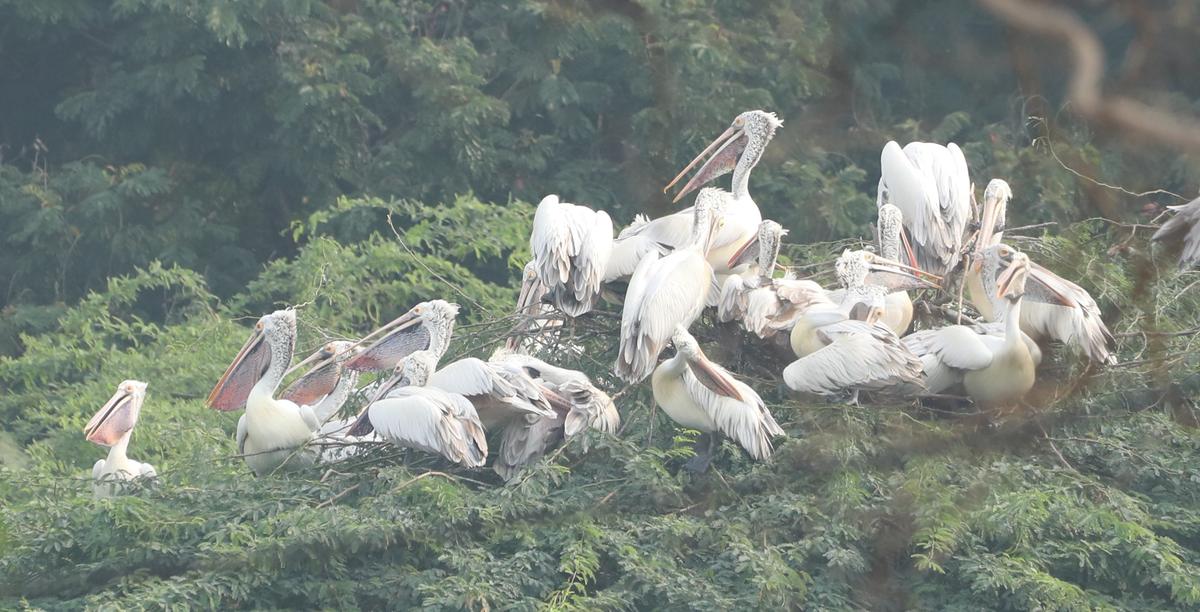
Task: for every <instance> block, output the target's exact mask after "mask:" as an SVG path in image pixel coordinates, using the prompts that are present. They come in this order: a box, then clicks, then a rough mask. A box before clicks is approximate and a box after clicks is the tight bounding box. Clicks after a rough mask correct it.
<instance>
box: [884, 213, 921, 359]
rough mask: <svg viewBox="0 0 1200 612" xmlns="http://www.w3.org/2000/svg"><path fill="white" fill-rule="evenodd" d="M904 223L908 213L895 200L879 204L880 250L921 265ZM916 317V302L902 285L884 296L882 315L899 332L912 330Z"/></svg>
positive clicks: (898, 334) (885, 256) (890, 255)
mask: <svg viewBox="0 0 1200 612" xmlns="http://www.w3.org/2000/svg"><path fill="white" fill-rule="evenodd" d="M903 226H904V215H903V213H901V212H900V209H899V208H896V207H895V206H893V205H891V204H884V205H883V206H880V207H879V254H880V255H882V256H883V258H884V259H890V260H892V261H907V262H908V263H909V265H911V266H914V267H916V266H917V265H918V264H917V261H916V257H915V256H914V255H913V252H912V248H911V247H910V246H909V244H908V239H907V238H905V236H904V233H903V231H902V229H903ZM901 245H903V246H904V250H905V255H906V256H905V258H904V259H900V247H901ZM912 319H913V303H912V298H910V297H908V291H907V290H906V289H899V290H897V291H893V292H891V293H888V294H887V298H885V299H884V309H883V319H881V321H882V322H883V324H884V325H887V326H888V328H889V329H891V330H892V331H893V332H896V335H897V336H903V335H904V334H906V333H908V328H909V326H910V325H912Z"/></svg>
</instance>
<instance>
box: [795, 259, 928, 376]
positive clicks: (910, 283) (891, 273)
mask: <svg viewBox="0 0 1200 612" xmlns="http://www.w3.org/2000/svg"><path fill="white" fill-rule="evenodd" d="M836 270H837V278H838V282H839V283H840V284H841V285H842V287H843V289H842V290H841V291H836V292H829V293H828V295H827V296H824V297H822V296H819V295H814V296H813V299H812V300H811V303H810V305H809V307H808V308H807V309H806V310H805V311H804V312H803V314H801V315H800V317H799V318H798V319H797V321H796V322H795V324H794V325H793V326H792V332H791V344H792V351H793V352H794V353H796V356H797V357H805V356H807V355H809V354H810V353H813V352H815V351H817V350H819V349H821V348H823V347H824V346H825V345H826V344H828V341H827V340H826V339H825V338H823V337H821V336H820V335H818V333H817V331H818V329H819V328H821V327H822V326H824V325H830V324H833V323H839V322H841V321H845V320H847V319H855V320H859V321H862V320H865V319H866V315H867V314H868V312H869V311H870V310H877V311H878V312H876V315H877V316H878V317H879V318H883V317H885V316H886V315H887V312H886V308H887V301H886V299H885V298H883V297H880V300H879V303H874V302H873V301H872V300H873V297H874V296H875V295H876V294H878V295H879V296H885V295H886V294H888V293H890V292H892V291H897V290H900V289H910V288H917V287H928V286H932V285H930V283H928V282H926V281H923V280H921V279H920V278H919V277H918V276H916V274H915V273H914V272H916V271H915V270H911V269H910V268H908V267H907V266H905V265H904V264H901V263H899V262H896V261H892V260H890V259H884V258H881V257H879V256H877V255H875V254H874V253H871V252H869V251H851V250H849V249H846V250H844V251H842V254H841V256H840V257H838V260H837V263H836ZM925 274H928V273H925ZM835 300H836V303H839V304H840V306H836V305H835ZM859 311H861V312H859ZM888 328H889V329H891V328H890V326H888Z"/></svg>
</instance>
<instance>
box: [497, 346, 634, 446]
mask: <svg viewBox="0 0 1200 612" xmlns="http://www.w3.org/2000/svg"><path fill="white" fill-rule="evenodd" d="M490 361H491V362H493V363H496V364H501V365H510V366H515V367H519V368H521V369H522V370H524V372H525V374H526V375H528V376H529V377H531V378H533V379H534V381H535V382H537V383H539V384H541V385H543V386H544V387H546V388H547V389H548V390H549V391H550V392H552V394H554V395H552V396H551V399H552V401H551V403H552V404H555V401H556V400H567V403H566V404H557V405H556V406H555V409H556V410H561V409H563V408H565V409H566V411H567V414H566V415H565V417H564V423H563V426H564V428H565V429H566V434H567V436H568V437H570V436H573V435H575V434H576V433H579V432H580V431H582V430H583V429H584V428H585V427H591V428H592V429H596V430H598V431H603V432H605V433H616V431H617V427H619V426H620V425H621V414H620V413H619V412H617V406H616V404H614V403H613V401H612V398H610V397H609V396H608V394H607V393H605V392H604V391H602V390H601V389H600V388H599V387H596V386H595V385H594V384H592V381H591V379H589V378H588V376H587V374H584V373H583V372H580V371H579V370H571V369H568V368H563V367H559V366H555V365H551V364H549V363H546V362H545V361H542V360H541V359H538V358H537V357H533V356H531V355H527V354H523V353H516V352H512V351H506V350H503V349H501V350H499V351H497V352H496V353H495V354H494V355H493V356H492V359H491V360H490Z"/></svg>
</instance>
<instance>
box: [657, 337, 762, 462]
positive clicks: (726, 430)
mask: <svg viewBox="0 0 1200 612" xmlns="http://www.w3.org/2000/svg"><path fill="white" fill-rule="evenodd" d="M671 342H672V343H673V344H674V345H675V355H674V356H673V357H671V358H670V359H667V360H665V361H663V362H662V364H660V365H659V366H658V367H657V368H655V370H654V375H653V376H652V377H651V379H650V386H651V389H652V390H653V391H654V401H655V402H657V403H658V405H659V406H662V409H663V411H664V412H666V413H667V416H669V417H671V419H672V420H674V421H675V422H676V423H678V424H680V425H682V426H683V427H687V428H690V429H696V430H699V431H700V432H702V433H703V434H704V435H705V437H706V438H707V446H706V448H705V450H704V451H699V450H698V452H697V454H696V456H695V457H694V458H693V459H692V460H691V461H689V462H688V465H687V469H688V470H690V471H693V472H703V471H704V470H706V469H708V463H709V461H710V460H711V459H712V454H713V451H714V450H715V449H716V444H717V437H718V435H719V434H724V435H727V436H729V437H730V438H733V440H734V441H735V442H737V443H738V444H739V445H741V447H742V448H743V449H745V450H746V452H747V453H749V454H750V457H752V458H753V459H755V460H763V459H767V458H769V457H770V456H771V438H772V437H774V436H782V435H784V431H783V429H782V428H781V427H779V424H778V423H776V422H775V418H774V417H772V416H771V412H770V411H768V410H767V407H766V405H765V404H763V401H762V398H761V397H759V396H758V393H756V392H755V391H754V389H751V388H750V386H749V385H747V384H746V383H744V382H742V381H740V380H737V379H736V378H734V377H733V375H732V374H730V373H729V372H728V371H726V370H725V368H722V367H721V366H719V365H717V364H716V363H713V362H712V361H709V360H708V357H705V355H704V352H703V351H701V350H700V345H699V344H697V343H696V339H695V338H693V337H692V335H691V334H689V333H688V331H687V329H685V328H684V327H683V326H679V327H676V328H675V333H674V335H672V337H671ZM699 446H700V444H697V449H699Z"/></svg>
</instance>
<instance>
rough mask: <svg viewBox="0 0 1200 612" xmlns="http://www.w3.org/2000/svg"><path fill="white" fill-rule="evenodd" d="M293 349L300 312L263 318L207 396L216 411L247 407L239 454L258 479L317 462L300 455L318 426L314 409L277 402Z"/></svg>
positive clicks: (239, 435)
mask: <svg viewBox="0 0 1200 612" xmlns="http://www.w3.org/2000/svg"><path fill="white" fill-rule="evenodd" d="M295 345H296V311H294V310H291V309H288V310H277V311H275V312H273V313H271V314H269V315H264V316H263V317H262V318H260V319H259V320H258V323H256V324H255V325H254V332H253V333H252V334H251V335H250V339H249V340H247V341H246V344H245V345H243V346H242V350H241V351H239V352H238V354H237V357H235V358H234V360H233V363H231V364H229V368H228V369H227V370H225V374H224V375H223V376H221V380H219V381H217V385H216V386H215V387H213V390H212V393H210V394H209V395H208V405H209V406H210V407H212V408H215V409H217V410H221V411H229V410H236V409H238V408H240V407H242V406H243V405H244V406H245V407H246V414H245V415H244V416H243V418H242V419H241V420H239V421H238V431H237V441H238V452H239V453H241V454H242V455H244V457H245V459H246V465H248V466H250V469H251V470H253V471H254V473H255V475H257V476H262V475H263V474H267V473H270V472H272V471H274V470H276V469H278V468H280V467H281V466H283V465H284V463H285V462H287V463H288V465H289V467H291V466H298V465H303V464H311V463H312V462H313V461H315V460H316V454H315V453H309V452H304V451H299V450H298V449H300V448H301V447H302V446H304V445H305V444H307V443H308V442H309V440H311V439H312V436H313V432H314V431H316V430H317V429H318V428H319V427H320V421H318V420H317V417H316V415H315V414H313V410H312V407H311V406H298V405H296V403H295V402H292V401H288V400H282V399H275V391H276V390H277V389H278V388H279V383H280V382H282V381H283V375H284V373H285V372H286V371H287V369H288V363H289V362H290V361H291V360H292V352H293V350H294V349H295ZM289 458H290V459H289Z"/></svg>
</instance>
